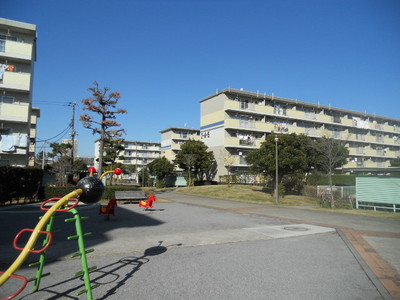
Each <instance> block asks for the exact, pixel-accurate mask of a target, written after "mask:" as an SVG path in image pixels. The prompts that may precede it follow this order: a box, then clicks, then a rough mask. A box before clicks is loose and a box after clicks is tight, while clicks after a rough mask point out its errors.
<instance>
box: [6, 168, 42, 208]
mask: <svg viewBox="0 0 400 300" xmlns="http://www.w3.org/2000/svg"><path fill="white" fill-rule="evenodd" d="M42 178H43V170H41V169H37V168H20V167H12V166H0V204H5V203H6V202H10V203H11V201H12V200H20V199H24V200H29V201H33V200H34V199H36V198H37V196H38V193H39V190H40V186H41V183H42Z"/></svg>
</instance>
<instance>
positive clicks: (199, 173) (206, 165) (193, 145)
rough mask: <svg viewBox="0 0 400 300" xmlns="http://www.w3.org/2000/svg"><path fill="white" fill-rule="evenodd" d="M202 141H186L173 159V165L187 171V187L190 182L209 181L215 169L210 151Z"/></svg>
mask: <svg viewBox="0 0 400 300" xmlns="http://www.w3.org/2000/svg"><path fill="white" fill-rule="evenodd" d="M207 150H208V147H207V145H206V144H204V142H202V141H195V140H187V141H186V142H185V143H184V144H182V146H181V150H180V151H179V153H178V154H177V155H176V157H175V161H174V162H175V164H177V165H178V166H179V168H181V169H183V170H186V171H187V176H188V179H189V180H188V181H189V185H190V184H191V183H192V180H193V179H194V178H196V179H197V180H203V179H204V177H206V179H207V180H209V179H210V178H211V176H212V173H211V172H212V171H213V168H214V167H215V159H214V154H213V152H212V151H207ZM192 175H193V176H192Z"/></svg>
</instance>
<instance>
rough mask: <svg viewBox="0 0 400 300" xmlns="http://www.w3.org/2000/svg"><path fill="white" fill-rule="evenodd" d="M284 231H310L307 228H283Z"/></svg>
mask: <svg viewBox="0 0 400 300" xmlns="http://www.w3.org/2000/svg"><path fill="white" fill-rule="evenodd" d="M283 229H285V230H289V231H307V230H309V229H308V228H305V227H283Z"/></svg>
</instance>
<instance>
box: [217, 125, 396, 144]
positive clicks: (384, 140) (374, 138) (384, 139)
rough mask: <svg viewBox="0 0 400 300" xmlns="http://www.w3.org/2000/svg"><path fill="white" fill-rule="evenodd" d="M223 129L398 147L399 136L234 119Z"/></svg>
mask: <svg viewBox="0 0 400 300" xmlns="http://www.w3.org/2000/svg"><path fill="white" fill-rule="evenodd" d="M225 128H232V129H251V130H253V131H258V132H283V133H288V134H290V133H296V134H305V135H308V136H311V137H321V136H323V135H324V134H327V135H328V136H329V135H330V136H331V137H332V138H335V139H343V140H350V141H360V142H367V143H377V144H388V145H400V135H399V136H397V135H395V136H393V137H388V136H381V135H370V134H354V133H349V132H348V131H331V130H329V129H317V128H307V127H297V126H293V125H287V126H285V129H284V130H282V129H280V128H277V126H276V124H272V123H265V122H261V121H254V120H246V121H243V120H236V119H226V120H225Z"/></svg>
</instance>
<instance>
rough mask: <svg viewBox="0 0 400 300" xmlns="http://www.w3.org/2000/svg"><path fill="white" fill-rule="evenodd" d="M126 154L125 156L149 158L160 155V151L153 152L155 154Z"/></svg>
mask: <svg viewBox="0 0 400 300" xmlns="http://www.w3.org/2000/svg"><path fill="white" fill-rule="evenodd" d="M124 156H125V157H126V158H129V157H131V158H149V159H154V158H158V157H160V153H156V154H153V155H144V154H138V155H134V154H124Z"/></svg>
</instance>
